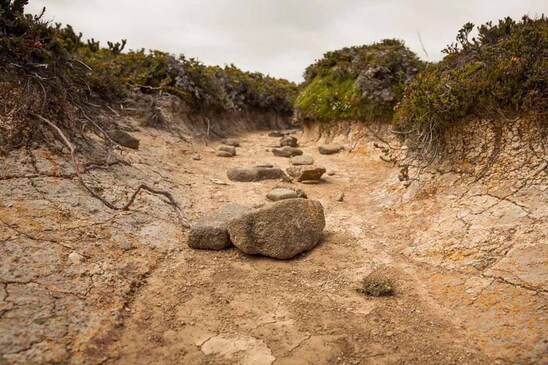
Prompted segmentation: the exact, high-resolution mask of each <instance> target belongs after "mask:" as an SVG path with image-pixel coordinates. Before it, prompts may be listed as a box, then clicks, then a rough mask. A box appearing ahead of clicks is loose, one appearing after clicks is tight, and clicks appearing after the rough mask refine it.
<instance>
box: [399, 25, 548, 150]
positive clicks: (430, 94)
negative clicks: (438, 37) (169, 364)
mask: <svg viewBox="0 0 548 365" xmlns="http://www.w3.org/2000/svg"><path fill="white" fill-rule="evenodd" d="M473 30H474V25H473V24H471V23H468V24H466V25H465V26H464V27H463V28H462V29H461V30H460V31H459V33H458V35H457V43H455V44H452V45H450V46H449V47H447V49H445V50H444V52H445V53H447V56H446V57H445V58H444V59H443V60H442V61H441V62H439V63H437V64H435V65H431V66H430V67H429V68H428V70H427V71H425V72H423V73H422V74H421V75H419V77H418V78H417V79H416V80H415V81H414V82H413V83H412V84H411V85H410V87H409V88H408V90H407V91H406V94H405V97H404V99H403V102H402V104H401V107H400V108H399V109H398V111H397V114H396V118H395V122H396V124H397V125H398V127H399V128H400V130H401V131H403V132H406V134H407V136H408V137H410V138H413V139H415V140H416V142H418V143H419V145H420V146H422V147H428V146H429V145H432V144H433V143H434V142H435V140H436V137H437V136H438V135H439V134H440V133H441V132H442V131H443V128H445V127H446V126H448V125H450V124H451V123H454V122H456V121H459V120H463V119H466V118H468V117H482V118H495V119H500V118H501V117H504V116H505V115H512V114H514V115H516V114H520V115H522V114H527V115H528V116H529V117H533V118H540V119H542V120H544V121H547V120H548V19H547V18H545V17H544V16H543V17H541V18H539V19H536V20H533V19H530V18H528V17H524V18H523V19H522V20H521V21H520V22H515V21H514V20H512V19H510V18H506V19H503V20H500V21H499V23H498V24H496V25H493V24H492V23H487V24H485V25H482V26H480V27H478V29H477V30H478V35H477V37H473V38H471V39H470V34H471V32H472V31H473Z"/></svg>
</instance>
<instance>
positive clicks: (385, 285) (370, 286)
mask: <svg viewBox="0 0 548 365" xmlns="http://www.w3.org/2000/svg"><path fill="white" fill-rule="evenodd" d="M358 292H359V293H363V294H366V295H369V296H371V297H388V296H392V295H394V285H393V284H392V281H391V280H390V279H387V278H378V277H366V278H364V279H363V281H362V286H361V288H359V289H358Z"/></svg>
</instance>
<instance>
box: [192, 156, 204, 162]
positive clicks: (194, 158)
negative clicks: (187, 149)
mask: <svg viewBox="0 0 548 365" xmlns="http://www.w3.org/2000/svg"><path fill="white" fill-rule="evenodd" d="M192 159H193V160H194V161H200V160H201V159H202V156H200V155H198V154H196V155H194V156H192Z"/></svg>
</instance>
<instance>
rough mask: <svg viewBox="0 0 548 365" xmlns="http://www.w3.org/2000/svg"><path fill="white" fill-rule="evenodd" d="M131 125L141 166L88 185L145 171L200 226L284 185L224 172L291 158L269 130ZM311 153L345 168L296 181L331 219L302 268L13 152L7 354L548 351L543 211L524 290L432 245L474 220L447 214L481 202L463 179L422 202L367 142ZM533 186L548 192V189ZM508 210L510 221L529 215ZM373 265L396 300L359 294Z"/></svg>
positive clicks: (537, 359)
mask: <svg viewBox="0 0 548 365" xmlns="http://www.w3.org/2000/svg"><path fill="white" fill-rule="evenodd" d="M135 135H136V136H137V137H138V138H140V139H141V150H139V151H125V150H124V151H123V157H124V158H125V159H126V160H128V161H129V162H130V163H131V166H125V165H114V166H111V167H110V168H109V169H107V170H103V169H97V170H93V171H91V172H90V173H89V174H87V180H88V181H90V182H92V183H93V185H94V186H98V187H99V188H100V191H101V192H102V194H104V195H105V196H106V197H108V198H109V199H111V200H112V199H115V198H118V199H120V200H121V201H124V199H123V198H121V197H125V196H127V195H128V194H129V192H130V189H129V187H131V186H137V185H138V184H139V183H140V182H147V183H149V184H152V185H154V186H156V187H157V188H161V189H164V190H170V191H171V192H172V193H173V195H174V197H175V198H176V199H177V200H178V201H179V202H180V204H181V207H182V209H183V211H184V212H185V214H186V215H187V217H188V218H190V219H191V220H192V219H196V218H198V217H200V216H202V215H203V214H206V213H209V212H212V211H213V210H215V209H217V208H218V207H219V206H221V205H223V204H225V203H228V202H238V203H241V204H246V205H249V206H254V205H259V204H268V203H267V200H266V193H267V192H268V191H269V190H270V189H271V188H273V187H275V186H277V185H280V184H281V183H279V182H275V181H267V182H257V183H233V182H230V181H228V179H227V178H226V169H227V168H228V167H236V166H247V165H253V164H258V163H273V164H275V165H278V166H281V167H283V168H286V167H287V166H288V160H287V159H284V158H278V157H274V156H272V154H271V153H270V152H268V151H267V150H268V149H270V148H272V147H273V145H274V144H275V143H276V142H277V140H276V139H273V138H268V137H267V136H266V133H259V132H254V133H247V134H244V135H242V136H240V137H241V140H242V147H240V148H239V149H238V155H237V156H236V157H235V158H232V159H222V158H219V157H216V156H215V152H214V149H213V148H211V147H207V146H204V145H201V144H199V145H198V144H197V145H191V144H187V143H185V142H183V141H181V140H179V139H176V138H174V137H173V136H171V135H169V134H168V133H166V132H159V131H155V130H152V129H149V130H145V131H143V132H141V133H136V134H135ZM303 149H304V151H305V153H307V154H310V155H312V156H313V157H314V158H315V160H316V165H319V166H325V167H326V168H327V171H328V172H331V173H334V174H333V175H331V176H327V177H326V178H325V182H324V183H323V184H319V185H301V184H298V185H299V188H302V189H303V190H305V191H306V193H307V195H308V197H309V198H310V199H317V200H319V201H320V202H321V203H322V204H323V206H324V208H325V212H326V219H327V226H326V229H325V239H324V241H323V242H322V243H321V244H320V245H319V246H318V247H316V248H315V249H314V250H312V251H310V252H309V253H306V254H304V255H302V256H300V257H298V258H296V259H294V260H290V261H276V260H272V259H267V258H260V257H250V256H246V255H245V254H243V253H240V252H239V251H238V250H236V249H230V250H226V251H219V252H206V251H196V250H192V249H189V248H188V247H187V246H186V244H185V237H186V232H185V231H184V230H182V229H181V227H180V226H179V225H178V222H177V219H176V216H175V214H174V213H173V211H172V210H170V207H169V206H168V205H167V204H165V203H164V202H163V201H162V199H161V198H159V197H155V196H151V195H146V194H143V195H141V197H140V198H139V200H138V202H137V204H136V205H135V206H134V207H132V209H131V210H130V211H129V212H112V211H109V210H108V209H106V208H105V207H104V206H103V205H101V203H99V202H98V201H96V200H94V199H92V198H90V197H89V196H88V195H87V194H86V193H85V191H83V190H82V189H81V188H80V187H79V186H78V185H77V184H76V182H75V181H74V180H73V179H70V176H69V178H67V176H65V177H59V174H60V172H61V171H65V172H67V171H68V173H70V171H71V168H70V165H69V164H67V163H66V162H63V161H61V160H60V159H58V158H55V157H52V156H50V155H49V154H48V153H47V152H45V151H39V150H38V151H34V152H33V153H32V156H30V155H28V154H26V153H21V152H13V153H12V154H10V155H9V156H8V157H7V158H6V160H5V161H4V162H3V165H4V167H5V169H4V173H3V175H2V176H3V178H2V177H0V194H1V196H2V201H0V251H1V252H0V354H1V357H0V364H28V363H73V364H81V363H84V364H95V363H103V364H276V365H282V364H314V365H318V364H486V363H501V364H503V363H514V362H521V363H546V362H548V357H547V356H546V353H547V344H546V341H545V337H546V336H545V334H546V329H547V328H548V319H547V316H546V282H547V281H546V274H545V273H546V272H547V271H546V270H541V269H539V267H540V268H546V261H547V254H546V240H544V241H542V238H543V237H544V239H545V234H546V232H545V231H544V233H543V232H542V231H543V228H542V227H546V225H545V224H544V225H542V222H544V223H546V215H547V214H546V213H547V212H546V206H545V205H544V208H542V207H540V208H538V207H537V208H538V209H537V210H535V213H534V215H535V216H534V219H535V222H536V223H534V225H532V226H531V227H532V228H531V229H532V230H534V231H535V232H536V234H537V236H536V237H538V238H539V239H541V241H539V242H537V244H536V245H532V246H530V247H529V248H528V249H529V253H525V254H523V253H521V254H519V255H518V256H517V257H515V258H514V260H513V261H512V262H509V263H507V266H506V267H505V268H502V269H501V270H507V271H509V272H513V273H519V275H520V278H526V279H527V280H528V282H529V281H530V282H535V283H536V284H535V285H529V284H527V283H524V282H522V281H520V282H517V281H512V280H509V279H507V278H506V277H505V276H504V275H502V274H501V275H498V274H497V275H495V274H493V273H491V274H490V275H489V273H488V272H487V274H486V270H489V269H491V267H486V268H484V269H482V270H479V271H478V270H466V269H463V267H464V268H465V265H464V266H462V267H461V266H459V264H458V263H460V262H461V261H459V260H461V259H462V258H469V257H470V256H473V255H476V254H479V253H482V252H484V250H485V247H482V246H481V245H478V244H476V245H467V242H464V241H458V242H453V246H452V247H458V248H460V249H459V250H454V251H453V252H452V253H451V254H447V255H445V254H443V253H442V254H440V252H439V251H438V252H436V250H435V247H434V248H432V249H431V250H430V248H431V247H430V246H429V247H428V250H427V249H423V250H422V251H421V247H422V246H420V243H421V242H420V240H421V239H422V238H424V236H425V235H428V234H429V235H430V237H431V239H433V240H440V241H442V240H443V242H445V240H446V239H447V238H446V237H444V236H440V235H438V236H436V234H434V233H432V230H434V231H435V230H437V231H444V230H453V231H455V230H463V229H464V228H462V227H456V226H455V224H454V223H451V224H450V225H444V222H447V221H448V218H447V217H448V216H451V217H453V216H454V215H459V214H461V213H462V212H463V211H466V209H468V211H471V210H472V209H476V208H477V206H466V207H463V206H458V209H457V208H456V207H455V206H453V205H451V207H450V208H449V205H450V204H452V202H453V200H452V199H453V195H454V194H453V193H454V192H453V191H451V188H448V187H445V188H444V189H443V190H440V191H436V192H432V191H430V192H428V191H427V192H424V191H423V192H422V193H420V194H416V195H415V196H413V197H409V196H408V194H407V196H406V194H405V193H406V190H405V188H404V187H403V186H402V184H401V183H399V182H398V179H397V176H398V173H399V172H398V169H396V168H394V167H392V166H391V165H390V164H386V163H384V162H382V161H380V160H378V159H377V158H376V156H372V154H371V151H370V150H367V149H356V150H355V151H354V152H353V153H347V152H343V153H341V154H338V155H333V156H323V155H320V154H318V153H317V146H316V145H315V144H314V143H313V142H307V143H305V144H304V146H303ZM195 153H200V155H201V156H202V160H201V161H195V160H193V159H192V158H191V157H192V156H193V155H194V154H195ZM36 169H38V171H37V170H36ZM38 175H40V176H38ZM221 182H222V183H223V184H221ZM225 184H226V185H225ZM341 192H344V193H345V198H344V202H338V201H337V199H338V197H339V195H340V193H341ZM534 194H536V195H535V196H536V197H537V198H538V197H539V196H540V197H541V198H544V199H546V189H544V190H539V191H537V190H535V191H534ZM121 201H120V203H121ZM470 201H472V200H470ZM545 201H546V200H544V202H545ZM542 203H543V201H542V199H541V200H540V204H541V205H542ZM478 204H479V203H478ZM485 204H486V205H490V202H485ZM502 208H504V209H506V211H504V210H503V211H502V215H503V216H505V219H507V220H509V221H510V222H511V221H512V219H514V218H515V219H518V218H519V214H520V212H519V211H513V210H512V209H511V208H512V207H504V206H503V207H502ZM486 219H487V218H486ZM489 219H491V220H492V221H486V222H483V223H482V225H481V227H479V228H478V227H476V229H478V230H479V229H483V231H486V232H491V231H492V230H493V229H496V228H493V227H494V226H495V224H494V223H493V222H496V221H497V220H500V214H499V216H493V217H491V218H489ZM470 224H472V225H473V222H472V223H470ZM508 224H510V225H512V224H513V223H508ZM518 224H520V222H519V221H516V223H515V224H514V228H516V227H515V226H517V225H518ZM544 230H545V228H544ZM483 231H482V232H483ZM474 234H475V235H478V231H476V232H475V233H474ZM519 239H520V237H519V236H514V237H505V238H504V240H506V241H511V242H518V241H519ZM510 246H511V245H510ZM410 248H411V251H410ZM482 250H483V251H482ZM543 250H544V251H543ZM73 252H77V253H78V254H80V255H82V256H83V257H84V258H83V260H82V261H81V262H80V261H78V260H71V259H70V258H69V255H70V254H71V253H73ZM539 252H541V254H539ZM419 253H420V254H419ZM507 253H508V251H506V250H505V252H502V253H497V252H495V253H494V254H493V255H495V254H497V255H500V257H499V259H501V258H506V257H507V256H506V255H507ZM458 255H461V256H460V257H457V256H458ZM535 260H536V261H535ZM531 261H534V262H535V264H534V265H533V264H532V263H531ZM497 262H498V260H497ZM371 273H373V274H375V275H377V276H379V275H380V276H386V277H388V278H391V279H392V281H393V282H394V283H395V288H396V295H395V296H393V297H386V298H369V297H366V296H364V295H363V294H360V293H358V292H357V291H356V289H357V288H358V287H359V284H360V281H361V279H362V278H363V277H365V276H367V275H369V274H371Z"/></svg>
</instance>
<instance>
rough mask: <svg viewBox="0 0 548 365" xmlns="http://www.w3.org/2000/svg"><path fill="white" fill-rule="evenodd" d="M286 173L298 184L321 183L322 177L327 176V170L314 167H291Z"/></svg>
mask: <svg viewBox="0 0 548 365" xmlns="http://www.w3.org/2000/svg"><path fill="white" fill-rule="evenodd" d="M286 171H287V174H288V175H289V176H291V177H293V178H295V179H296V180H297V181H298V182H303V181H320V178H321V177H322V175H323V174H325V168H323V167H312V166H291V167H289V168H288V169H287V170H286Z"/></svg>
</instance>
